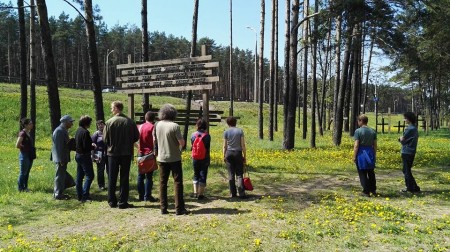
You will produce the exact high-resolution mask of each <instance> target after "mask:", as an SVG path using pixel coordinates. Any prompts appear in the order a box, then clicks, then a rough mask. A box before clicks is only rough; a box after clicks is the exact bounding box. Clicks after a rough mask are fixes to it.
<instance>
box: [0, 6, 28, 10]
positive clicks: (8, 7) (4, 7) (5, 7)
mask: <svg viewBox="0 0 450 252" xmlns="http://www.w3.org/2000/svg"><path fill="white" fill-rule="evenodd" d="M28 7H36V5H25V6H22V7H14V6H3V7H0V10H3V9H24V8H28Z"/></svg>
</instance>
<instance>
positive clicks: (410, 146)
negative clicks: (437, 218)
mask: <svg viewBox="0 0 450 252" xmlns="http://www.w3.org/2000/svg"><path fill="white" fill-rule="evenodd" d="M403 117H404V119H405V122H406V124H408V126H407V127H406V129H405V131H404V132H403V136H402V137H400V138H399V139H398V141H399V142H400V143H401V144H402V150H401V154H402V161H403V175H404V177H405V184H406V188H405V189H402V192H405V193H406V192H411V193H418V192H420V187H419V186H418V185H417V183H416V180H415V179H414V176H413V175H412V171H411V169H412V166H413V163H414V157H415V156H416V150H417V142H418V140H419V132H418V131H417V127H416V125H415V124H416V115H415V114H414V113H413V112H406V113H405V114H403Z"/></svg>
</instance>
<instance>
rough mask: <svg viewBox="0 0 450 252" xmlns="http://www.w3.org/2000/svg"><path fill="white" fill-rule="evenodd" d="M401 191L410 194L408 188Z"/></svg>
mask: <svg viewBox="0 0 450 252" xmlns="http://www.w3.org/2000/svg"><path fill="white" fill-rule="evenodd" d="M400 191H401V192H402V193H407V192H409V191H408V189H407V188H404V189H402V190H400Z"/></svg>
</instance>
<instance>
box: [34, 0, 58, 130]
mask: <svg viewBox="0 0 450 252" xmlns="http://www.w3.org/2000/svg"><path fill="white" fill-rule="evenodd" d="M36 3H37V7H38V8H37V10H38V14H39V26H40V30H41V44H42V54H43V56H44V61H45V64H44V68H45V79H46V81H47V95H48V105H49V112H50V122H51V127H52V130H54V129H56V127H58V126H59V124H60V122H59V119H60V118H61V107H60V102H59V93H58V80H57V78H56V68H55V61H54V58H53V49H52V37H51V31H50V25H49V23H48V14H47V5H46V3H45V0H36Z"/></svg>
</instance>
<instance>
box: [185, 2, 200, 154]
mask: <svg viewBox="0 0 450 252" xmlns="http://www.w3.org/2000/svg"><path fill="white" fill-rule="evenodd" d="M198 5H199V0H194V13H193V15H192V41H191V57H195V56H197V23H198ZM191 102H192V91H188V94H187V98H186V121H185V122H184V130H183V139H184V142H185V144H184V146H183V150H185V149H186V146H187V137H188V133H189V132H188V131H189V119H190V118H189V117H190V113H191Z"/></svg>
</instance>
